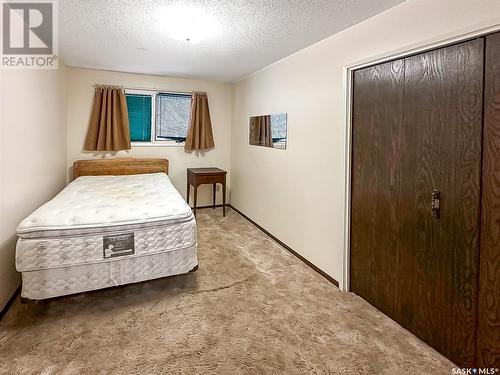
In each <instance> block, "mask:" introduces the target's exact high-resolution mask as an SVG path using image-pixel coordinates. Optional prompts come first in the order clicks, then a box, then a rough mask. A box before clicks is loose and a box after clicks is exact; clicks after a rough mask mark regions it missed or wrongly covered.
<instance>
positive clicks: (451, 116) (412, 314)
mask: <svg viewBox="0 0 500 375" xmlns="http://www.w3.org/2000/svg"><path fill="white" fill-rule="evenodd" d="M483 44H484V41H483V39H477V40H474V41H471V42H467V43H463V44H459V45H454V46H450V47H446V48H443V49H439V50H436V51H432V52H428V53H425V54H422V55H418V56H414V57H410V58H407V59H406V70H405V107H404V111H405V120H404V125H403V126H404V128H405V134H406V135H407V137H408V139H409V140H411V142H408V144H409V147H408V148H407V150H406V152H407V153H406V155H405V157H404V161H403V163H405V164H406V168H407V169H408V170H413V176H412V178H411V179H407V180H405V181H404V188H403V190H404V192H405V207H404V210H405V212H407V213H408V215H407V216H406V217H405V219H406V220H405V225H406V226H407V228H408V229H407V231H406V232H405V235H406V236H408V237H407V238H408V240H409V241H408V246H407V247H406V248H405V251H406V252H405V253H404V255H403V256H402V257H401V263H400V272H401V282H400V286H401V291H400V292H401V295H403V296H405V298H403V299H401V300H400V306H399V311H400V312H401V324H402V325H403V326H405V327H407V328H408V329H409V330H410V331H412V332H413V333H414V334H415V335H416V336H418V337H420V338H422V339H423V340H424V341H425V342H427V343H428V344H429V345H431V346H432V347H434V348H436V349H437V350H438V351H440V352H441V353H443V354H444V355H445V356H447V357H448V358H450V359H451V360H452V361H454V362H456V363H457V364H459V365H461V366H472V365H473V364H474V357H475V348H476V343H475V341H476V319H477V296H478V285H477V280H478V259H479V225H480V224H479V223H480V191H481V182H480V178H481V147H482V146H481V133H482V103H483V100H482V97H483ZM435 188H437V189H438V190H439V192H440V207H441V209H440V215H439V218H436V217H433V216H432V215H431V200H432V193H433V189H435Z"/></svg>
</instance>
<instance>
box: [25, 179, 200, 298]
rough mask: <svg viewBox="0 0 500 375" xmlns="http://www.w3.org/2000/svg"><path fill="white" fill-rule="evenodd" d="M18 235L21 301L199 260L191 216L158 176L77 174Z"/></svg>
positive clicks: (162, 272)
mask: <svg viewBox="0 0 500 375" xmlns="http://www.w3.org/2000/svg"><path fill="white" fill-rule="evenodd" d="M17 233H18V236H19V240H18V242H17V247H16V268H17V270H18V271H19V272H22V276H23V288H22V296H23V297H25V298H31V299H44V298H50V297H56V296H59V295H65V294H73V293H79V292H83V291H87V290H94V289H100V288H106V287H110V286H115V285H122V284H127V283H132V282H138V281H144V280H149V279H153V278H159V277H165V276H172V275H176V274H181V273H185V272H188V271H190V270H192V269H193V268H195V267H196V266H197V264H198V260H197V254H196V222H195V219H194V216H193V214H192V212H191V208H190V207H189V205H188V204H187V203H186V202H185V201H184V200H183V199H182V197H181V196H180V194H179V193H178V191H177V190H176V189H175V187H174V186H173V185H172V183H171V182H170V179H169V178H168V176H167V175H166V174H164V173H154V174H144V175H128V176H82V177H79V178H77V179H76V180H75V181H73V182H72V183H70V184H69V185H68V186H67V187H66V188H65V189H64V190H62V191H61V192H60V193H59V194H58V195H57V196H56V197H55V198H54V199H52V200H51V201H49V202H47V203H46V204H44V205H43V206H41V207H40V208H39V209H37V210H36V211H34V212H33V213H32V214H31V215H29V216H28V217H27V218H26V219H24V220H23V221H22V222H21V223H20V224H19V226H18V228H17Z"/></svg>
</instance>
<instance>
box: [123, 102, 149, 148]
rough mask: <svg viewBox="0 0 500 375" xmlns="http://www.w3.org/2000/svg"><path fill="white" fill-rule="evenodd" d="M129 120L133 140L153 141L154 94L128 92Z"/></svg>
mask: <svg viewBox="0 0 500 375" xmlns="http://www.w3.org/2000/svg"><path fill="white" fill-rule="evenodd" d="M126 97H127V108H128V122H129V126H130V140H131V141H132V142H150V141H151V121H152V118H151V117H152V116H151V114H152V107H151V104H152V96H151V95H141V94H127V95H126Z"/></svg>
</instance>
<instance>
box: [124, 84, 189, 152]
mask: <svg viewBox="0 0 500 375" xmlns="http://www.w3.org/2000/svg"><path fill="white" fill-rule="evenodd" d="M128 94H130V95H148V96H151V101H152V103H151V139H150V140H149V142H139V141H134V142H131V143H130V144H131V146H132V147H184V146H185V144H186V141H184V142H176V141H173V140H157V139H156V97H157V96H158V94H178V95H189V94H190V93H187V92H178V91H159V90H138V89H127V88H125V95H128ZM186 135H187V134H186Z"/></svg>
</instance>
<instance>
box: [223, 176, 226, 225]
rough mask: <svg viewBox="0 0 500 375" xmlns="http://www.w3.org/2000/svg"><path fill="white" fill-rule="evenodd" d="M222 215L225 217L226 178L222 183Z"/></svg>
mask: <svg viewBox="0 0 500 375" xmlns="http://www.w3.org/2000/svg"><path fill="white" fill-rule="evenodd" d="M222 216H223V217H226V178H224V183H223V184H222Z"/></svg>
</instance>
